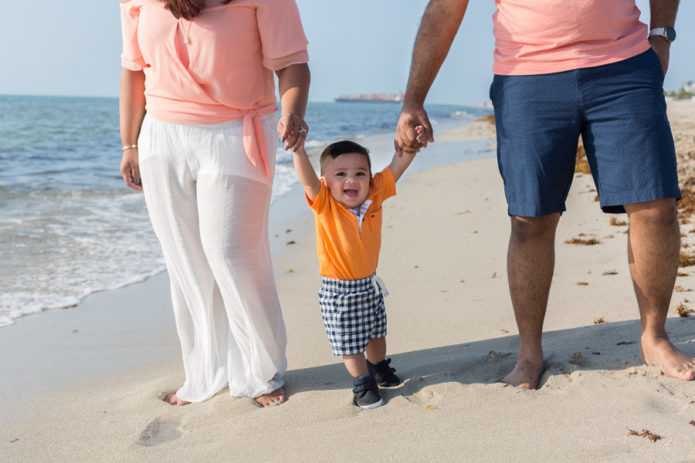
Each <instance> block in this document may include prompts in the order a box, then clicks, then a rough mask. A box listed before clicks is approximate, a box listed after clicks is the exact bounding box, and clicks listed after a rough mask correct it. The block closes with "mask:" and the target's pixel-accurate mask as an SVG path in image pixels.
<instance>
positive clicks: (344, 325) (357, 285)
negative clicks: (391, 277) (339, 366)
mask: <svg viewBox="0 0 695 463" xmlns="http://www.w3.org/2000/svg"><path fill="white" fill-rule="evenodd" d="M319 305H320V306H321V316H322V317H323V326H324V327H325V328H326V334H328V340H329V341H330V343H331V349H332V350H333V355H336V356H338V355H352V354H359V353H360V352H364V351H365V350H366V349H367V344H368V343H369V340H370V339H375V338H383V337H384V336H386V309H385V307H384V293H383V290H382V288H381V287H380V286H379V285H378V284H377V283H376V281H375V278H374V275H372V276H370V277H367V278H362V279H360V280H335V279H333V278H326V277H321V288H320V289H319Z"/></svg>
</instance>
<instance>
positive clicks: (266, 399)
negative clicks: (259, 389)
mask: <svg viewBox="0 0 695 463" xmlns="http://www.w3.org/2000/svg"><path fill="white" fill-rule="evenodd" d="M253 400H255V401H256V403H257V404H258V405H260V406H261V407H268V406H270V405H278V404H281V403H283V402H284V401H285V400H287V397H285V390H284V389H283V388H279V389H275V390H274V391H273V392H269V393H267V394H263V395H261V396H258V397H256V398H255V399H253Z"/></svg>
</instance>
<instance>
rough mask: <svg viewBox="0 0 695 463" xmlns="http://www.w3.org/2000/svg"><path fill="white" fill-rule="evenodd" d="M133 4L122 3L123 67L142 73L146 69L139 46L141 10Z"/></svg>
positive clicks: (130, 2) (131, 2)
mask: <svg viewBox="0 0 695 463" xmlns="http://www.w3.org/2000/svg"><path fill="white" fill-rule="evenodd" d="M133 3H134V2H133V1H129V2H126V3H121V33H122V36H123V50H122V52H121V66H123V67H124V68H125V69H129V70H131V71H140V70H142V68H144V67H145V60H144V59H143V57H142V52H141V51H140V45H139V44H138V23H139V21H140V8H139V7H138V6H136V5H134V4H133Z"/></svg>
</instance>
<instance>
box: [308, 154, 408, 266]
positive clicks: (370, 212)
mask: <svg viewBox="0 0 695 463" xmlns="http://www.w3.org/2000/svg"><path fill="white" fill-rule="evenodd" d="M395 194H396V180H395V179H394V178H393V172H391V169H390V168H389V167H387V168H385V169H384V170H382V171H381V172H379V173H377V174H375V175H374V176H373V177H372V180H371V182H370V184H369V193H367V199H369V200H371V201H372V203H371V204H370V205H369V208H368V209H367V212H366V213H365V217H364V220H363V221H362V230H361V232H360V227H359V225H358V223H357V217H355V215H354V214H353V213H352V212H351V211H350V210H349V209H348V208H346V207H345V206H343V205H341V204H339V203H338V202H337V201H336V200H335V199H334V198H333V196H331V193H330V192H329V191H328V187H327V186H326V182H325V181H324V180H323V179H321V188H320V190H319V194H318V195H317V196H316V198H315V199H314V202H313V203H312V202H311V201H309V199H308V198H307V202H308V203H309V206H311V209H312V210H313V211H314V214H315V215H316V247H317V250H318V255H319V267H320V268H319V273H320V275H321V276H323V277H327V278H334V279H336V280H359V279H361V278H367V277H368V276H371V275H372V274H373V273H374V272H375V271H376V267H377V264H378V263H379V250H380V249H381V204H382V203H383V202H384V200H385V199H386V198H390V197H391V196H394V195H395Z"/></svg>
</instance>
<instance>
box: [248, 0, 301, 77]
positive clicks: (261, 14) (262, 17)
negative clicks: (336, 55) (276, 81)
mask: <svg viewBox="0 0 695 463" xmlns="http://www.w3.org/2000/svg"><path fill="white" fill-rule="evenodd" d="M256 19H257V21H258V29H259V31H260V35H261V46H262V51H263V66H265V67H266V68H268V69H270V70H273V71H277V70H279V69H283V68H286V67H287V66H290V65H292V64H299V63H306V62H307V61H309V54H308V53H307V49H306V46H307V44H308V43H309V42H308V41H307V39H306V36H305V35H304V28H303V27H302V21H301V18H300V17H299V9H298V8H297V4H296V3H295V0H260V1H259V2H258V8H257V10H256Z"/></svg>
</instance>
